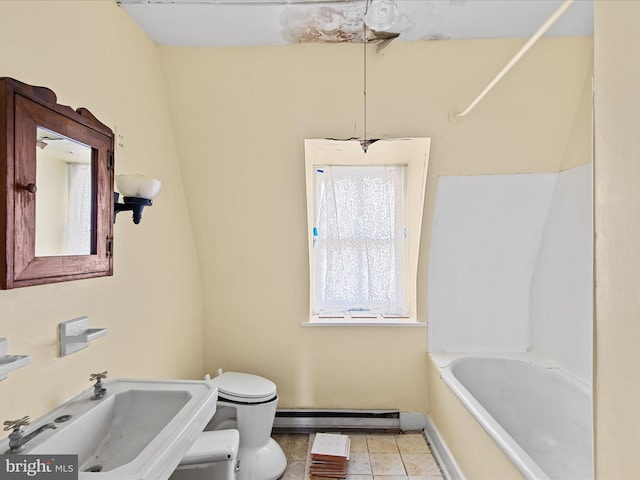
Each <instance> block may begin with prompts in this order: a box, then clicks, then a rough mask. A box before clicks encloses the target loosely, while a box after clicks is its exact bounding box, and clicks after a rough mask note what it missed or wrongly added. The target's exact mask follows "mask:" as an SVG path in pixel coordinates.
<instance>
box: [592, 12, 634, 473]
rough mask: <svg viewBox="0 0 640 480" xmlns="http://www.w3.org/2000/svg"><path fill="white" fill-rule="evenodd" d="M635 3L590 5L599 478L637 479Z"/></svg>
mask: <svg viewBox="0 0 640 480" xmlns="http://www.w3.org/2000/svg"><path fill="white" fill-rule="evenodd" d="M639 23H640V2H629V1H609V0H607V1H597V2H596V22H595V92H596V93H595V132H596V133H595V161H594V164H595V231H596V236H595V255H596V270H595V276H596V278H595V281H596V290H595V292H596V293H595V314H596V336H595V338H596V341H595V369H594V371H595V390H594V392H595V393H594V401H595V429H596V435H595V450H596V474H597V478H600V479H637V478H640V456H639V455H638V453H637V446H638V445H639V444H640V429H638V425H639V424H640V361H638V345H640V294H639V289H640V268H639V265H640V248H638V245H639V244H640V189H639V188H638V184H639V179H640V160H639V158H638V155H639V152H640V134H639V131H640V129H639V125H640V63H638V53H637V52H638V47H639V46H640V40H639V37H638V24H639Z"/></svg>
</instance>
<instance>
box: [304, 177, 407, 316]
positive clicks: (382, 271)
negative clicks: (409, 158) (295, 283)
mask: <svg viewBox="0 0 640 480" xmlns="http://www.w3.org/2000/svg"><path fill="white" fill-rule="evenodd" d="M405 183H406V182H405V167H403V166H325V167H317V168H316V172H315V187H316V189H315V193H316V209H315V211H316V224H315V226H314V231H313V234H314V255H315V262H316V263H315V267H316V268H315V274H316V277H315V298H314V313H315V314H317V315H323V314H329V315H330V314H340V313H344V312H347V311H358V310H364V311H370V312H372V313H376V314H389V315H405V314H407V313H408V310H409V309H408V305H407V298H406V297H407V295H406V294H407V292H406V264H407V249H406V214H405V212H406V198H405V197H406V195H405V189H406V187H405Z"/></svg>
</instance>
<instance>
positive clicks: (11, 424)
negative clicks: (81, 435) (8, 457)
mask: <svg viewBox="0 0 640 480" xmlns="http://www.w3.org/2000/svg"><path fill="white" fill-rule="evenodd" d="M30 423H31V422H30V421H29V417H22V418H19V419H18V420H7V421H6V422H4V431H5V432H8V431H9V430H13V431H12V432H11V433H10V434H9V450H7V452H6V453H19V452H21V451H23V450H24V448H25V445H26V444H27V442H29V441H30V440H31V439H32V438H34V437H37V436H38V435H40V434H41V433H42V432H44V431H45V430H48V429H50V428H51V429H56V428H58V426H57V425H56V424H55V423H45V424H44V425H42V426H40V427H38V428H36V429H35V430H34V431H33V432H31V433H29V434H27V435H24V432H23V431H22V428H20V427H24V426H26V425H29V424H30Z"/></svg>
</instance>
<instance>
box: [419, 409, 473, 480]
mask: <svg viewBox="0 0 640 480" xmlns="http://www.w3.org/2000/svg"><path fill="white" fill-rule="evenodd" d="M425 422H426V425H425V428H424V435H425V436H426V437H427V440H428V441H429V444H430V445H431V449H432V450H433V454H434V455H435V457H436V460H438V463H439V464H440V468H442V470H443V472H442V473H444V476H445V477H446V479H447V480H465V477H464V474H463V473H462V470H460V467H459V466H458V464H457V463H456V460H455V458H453V455H451V452H450V451H449V449H448V448H447V445H446V444H445V443H444V440H443V439H442V437H441V436H440V433H439V432H438V429H437V428H436V426H435V425H434V424H433V422H431V419H430V418H429V415H425Z"/></svg>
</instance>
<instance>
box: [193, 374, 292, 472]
mask: <svg viewBox="0 0 640 480" xmlns="http://www.w3.org/2000/svg"><path fill="white" fill-rule="evenodd" d="M211 382H212V383H213V384H214V385H216V387H217V388H218V402H217V405H216V413H215V415H214V416H213V418H212V419H211V421H210V422H209V424H208V425H207V427H205V432H206V431H215V430H221V429H237V430H238V431H239V433H240V445H239V449H238V457H237V462H238V471H237V473H236V478H237V480H276V479H278V478H280V476H281V475H282V474H283V473H284V470H285V469H286V467H287V459H286V457H285V455H284V452H283V451H282V448H280V445H278V443H277V442H276V441H275V440H273V439H272V438H271V429H272V427H273V421H274V419H275V416H276V407H277V405H278V395H277V393H276V385H275V383H273V382H272V381H271V380H268V379H266V378H263V377H259V376H257V375H251V374H248V373H239V372H225V373H220V374H219V375H218V376H217V377H215V378H214V379H212V380H211Z"/></svg>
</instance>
